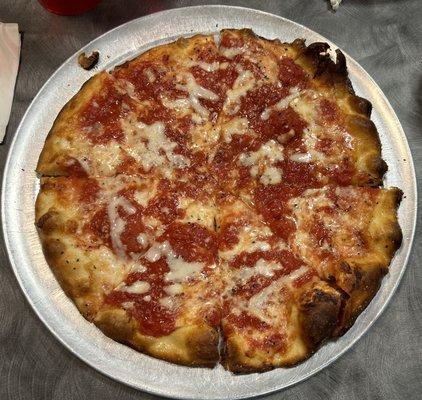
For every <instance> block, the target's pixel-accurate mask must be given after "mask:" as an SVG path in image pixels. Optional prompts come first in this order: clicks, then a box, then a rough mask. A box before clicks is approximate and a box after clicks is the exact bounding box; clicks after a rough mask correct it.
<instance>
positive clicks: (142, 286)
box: [120, 281, 151, 294]
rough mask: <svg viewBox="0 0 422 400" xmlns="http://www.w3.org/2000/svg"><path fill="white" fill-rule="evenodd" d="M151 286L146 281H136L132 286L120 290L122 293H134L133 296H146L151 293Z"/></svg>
mask: <svg viewBox="0 0 422 400" xmlns="http://www.w3.org/2000/svg"><path fill="white" fill-rule="evenodd" d="M150 289H151V285H150V284H149V283H148V282H145V281H136V282H133V283H132V285H130V286H123V287H122V288H120V291H122V292H127V293H132V294H144V293H147V292H149V290H150Z"/></svg>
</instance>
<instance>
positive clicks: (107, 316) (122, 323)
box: [94, 309, 219, 368]
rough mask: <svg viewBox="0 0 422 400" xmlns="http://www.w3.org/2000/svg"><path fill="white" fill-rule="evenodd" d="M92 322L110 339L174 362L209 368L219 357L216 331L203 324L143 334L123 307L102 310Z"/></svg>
mask: <svg viewBox="0 0 422 400" xmlns="http://www.w3.org/2000/svg"><path fill="white" fill-rule="evenodd" d="M94 323H95V325H97V326H98V327H99V328H100V329H101V330H102V331H103V332H104V333H105V334H106V335H107V336H109V337H111V338H112V339H114V340H116V341H118V342H122V343H125V344H128V345H130V346H131V347H133V348H135V349H136V350H138V351H141V352H143V353H145V354H148V355H151V356H153V357H156V358H160V359H163V360H166V361H170V362H173V363H175V364H182V365H188V366H197V367H208V368H212V367H214V365H215V364H216V363H217V362H218V360H219V352H218V341H219V334H218V331H217V330H216V329H215V328H212V327H210V326H208V325H205V324H203V325H191V326H183V327H180V328H176V329H175V330H174V331H173V332H172V333H171V334H169V335H167V336H162V337H153V336H146V335H142V334H141V333H140V332H139V330H138V329H137V322H136V320H135V319H134V318H132V317H130V316H129V315H128V313H127V311H125V310H122V309H106V310H102V311H101V312H99V313H98V314H97V316H96V318H95V320H94Z"/></svg>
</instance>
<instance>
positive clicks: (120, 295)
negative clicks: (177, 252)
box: [106, 258, 178, 337]
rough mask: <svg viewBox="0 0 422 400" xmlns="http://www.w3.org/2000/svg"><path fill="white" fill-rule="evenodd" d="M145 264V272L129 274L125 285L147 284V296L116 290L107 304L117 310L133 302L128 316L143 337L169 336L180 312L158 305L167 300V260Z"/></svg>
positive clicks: (107, 299) (145, 262)
mask: <svg viewBox="0 0 422 400" xmlns="http://www.w3.org/2000/svg"><path fill="white" fill-rule="evenodd" d="M142 262H143V265H145V267H146V272H143V273H132V274H130V275H129V276H128V277H127V279H126V281H125V283H126V285H131V284H133V283H134V282H136V281H145V282H148V283H149V285H150V289H149V290H148V292H147V293H144V294H136V293H128V292H124V291H118V290H115V291H113V292H112V293H110V294H109V295H108V296H107V298H106V303H108V304H111V305H115V306H118V305H122V303H125V302H134V305H133V308H129V310H128V312H129V313H130V314H131V315H132V316H133V317H134V318H135V319H136V320H137V321H138V324H139V329H140V330H141V332H142V333H144V334H145V335H149V336H155V337H157V336H164V335H168V334H169V333H171V332H172V331H174V329H175V322H176V318H177V314H178V311H177V309H168V308H166V307H164V306H162V305H161V304H160V302H159V300H160V299H162V298H163V297H166V296H167V294H166V292H165V291H164V288H165V286H166V283H165V282H164V276H165V274H166V273H167V272H168V271H169V268H168V265H167V262H166V260H165V258H161V259H159V260H158V261H155V262H148V261H147V260H143V261H142Z"/></svg>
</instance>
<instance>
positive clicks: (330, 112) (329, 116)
mask: <svg viewBox="0 0 422 400" xmlns="http://www.w3.org/2000/svg"><path fill="white" fill-rule="evenodd" d="M319 109H320V111H321V114H320V115H321V116H322V118H323V120H324V121H325V122H327V123H334V122H336V121H338V120H339V118H340V114H339V110H338V106H337V105H336V104H335V103H333V102H332V101H329V100H327V99H322V100H321V101H320V103H319Z"/></svg>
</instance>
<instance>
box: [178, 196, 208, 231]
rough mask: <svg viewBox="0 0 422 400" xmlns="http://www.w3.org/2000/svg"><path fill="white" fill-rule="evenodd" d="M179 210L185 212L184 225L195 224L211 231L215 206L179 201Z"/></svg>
mask: <svg viewBox="0 0 422 400" xmlns="http://www.w3.org/2000/svg"><path fill="white" fill-rule="evenodd" d="M180 208H182V209H184V210H185V218H184V219H183V221H182V222H184V223H195V224H199V225H202V226H204V227H206V228H210V229H213V225H214V216H215V213H216V210H215V206H213V205H212V204H206V203H204V202H201V203H199V202H196V201H192V200H191V199H183V198H182V199H180Z"/></svg>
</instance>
